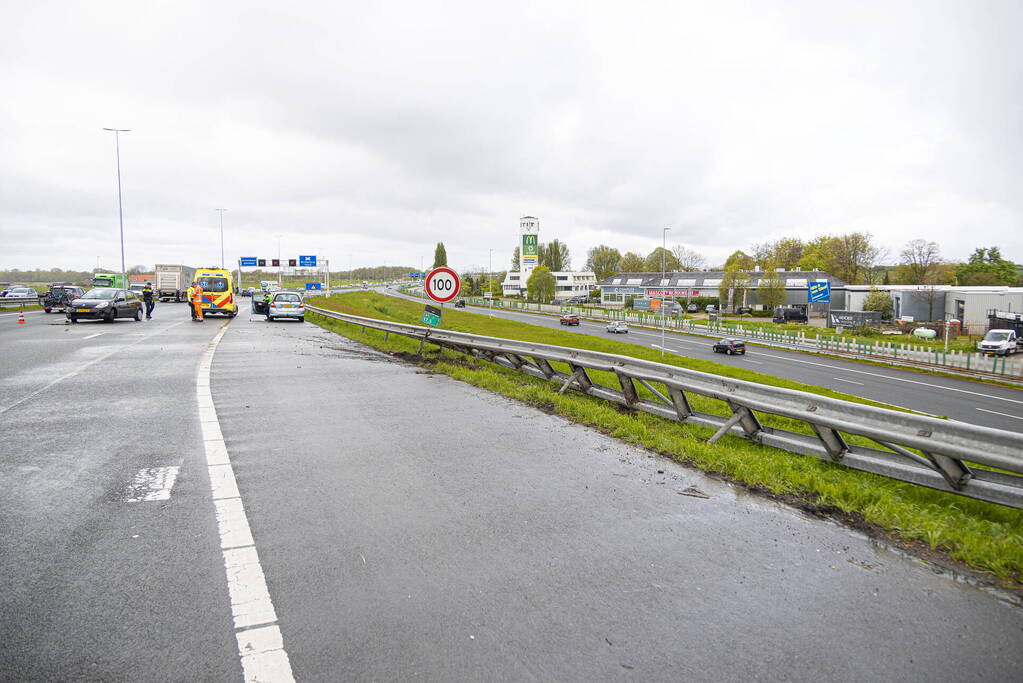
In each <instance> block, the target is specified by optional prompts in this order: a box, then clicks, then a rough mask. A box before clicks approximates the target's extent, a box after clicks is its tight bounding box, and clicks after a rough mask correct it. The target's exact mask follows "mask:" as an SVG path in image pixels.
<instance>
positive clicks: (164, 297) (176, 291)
mask: <svg viewBox="0 0 1023 683" xmlns="http://www.w3.org/2000/svg"><path fill="white" fill-rule="evenodd" d="M194 278H195V268H189V267H188V266H176V265H169V264H166V263H165V264H159V263H158V264H156V282H155V283H154V284H155V285H156V286H155V287H154V289H156V296H157V298H158V299H160V301H185V300H186V299H187V298H188V285H189V283H191V282H192V280H193V279H194Z"/></svg>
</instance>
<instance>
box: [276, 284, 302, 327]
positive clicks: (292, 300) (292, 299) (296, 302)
mask: <svg viewBox="0 0 1023 683" xmlns="http://www.w3.org/2000/svg"><path fill="white" fill-rule="evenodd" d="M278 318H294V319H296V320H298V321H299V322H300V323H301V322H305V304H303V303H302V297H300V296H299V295H298V294H296V293H295V292H277V293H276V294H274V297H273V299H271V300H270V305H269V306H268V307H267V311H266V319H267V322H271V321H274V320H276V319H278Z"/></svg>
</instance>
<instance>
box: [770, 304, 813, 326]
mask: <svg viewBox="0 0 1023 683" xmlns="http://www.w3.org/2000/svg"><path fill="white" fill-rule="evenodd" d="M774 322H776V323H780V324H784V323H805V322H807V317H806V311H804V310H803V309H802V308H795V307H793V308H782V307H778V308H776V309H774Z"/></svg>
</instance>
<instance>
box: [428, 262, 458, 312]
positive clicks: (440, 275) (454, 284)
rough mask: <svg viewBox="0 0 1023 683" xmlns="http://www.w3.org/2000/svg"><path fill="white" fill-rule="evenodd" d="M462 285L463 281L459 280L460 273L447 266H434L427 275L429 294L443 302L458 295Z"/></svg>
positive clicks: (435, 299)
mask: <svg viewBox="0 0 1023 683" xmlns="http://www.w3.org/2000/svg"><path fill="white" fill-rule="evenodd" d="M461 287H462V283H461V282H460V281H459V280H458V274H457V273H456V272H455V271H453V270H451V269H450V268H448V267H447V266H441V267H440V268H434V269H433V270H431V271H430V274H429V275H427V276H426V294H427V296H429V297H430V298H431V299H433V300H434V301H437V302H440V303H442V304H443V303H446V302H448V301H451V300H452V299H454V298H455V297H456V296H458V290H459V289H460V288H461Z"/></svg>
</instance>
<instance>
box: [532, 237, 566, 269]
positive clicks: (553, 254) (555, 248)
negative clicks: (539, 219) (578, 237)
mask: <svg viewBox="0 0 1023 683" xmlns="http://www.w3.org/2000/svg"><path fill="white" fill-rule="evenodd" d="M538 252H539V253H538V254H537V265H539V266H547V267H548V268H550V269H551V271H553V272H555V273H560V272H564V271H566V270H571V269H572V259H571V257H570V256H569V252H568V245H567V244H565V243H564V242H562V241H560V240H552V241H550V242H548V243H547V244H541V245H540V248H539V249H538Z"/></svg>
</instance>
